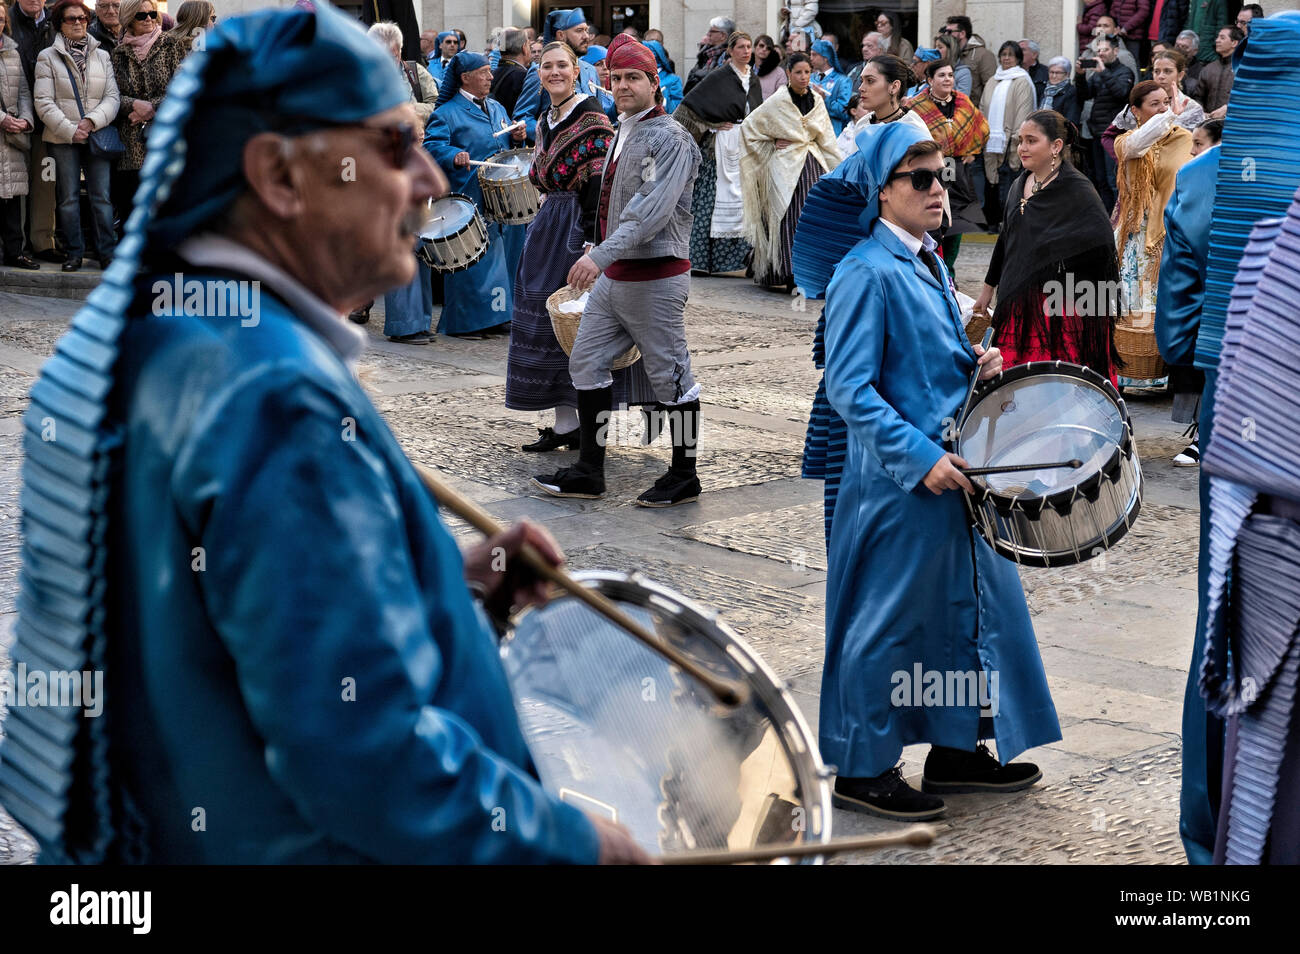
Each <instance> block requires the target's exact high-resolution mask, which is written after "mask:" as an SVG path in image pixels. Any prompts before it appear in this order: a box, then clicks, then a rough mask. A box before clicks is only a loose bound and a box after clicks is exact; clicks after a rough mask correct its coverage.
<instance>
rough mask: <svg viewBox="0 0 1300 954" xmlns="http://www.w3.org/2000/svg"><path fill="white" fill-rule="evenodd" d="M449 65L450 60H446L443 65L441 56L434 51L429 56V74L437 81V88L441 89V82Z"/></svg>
mask: <svg viewBox="0 0 1300 954" xmlns="http://www.w3.org/2000/svg"><path fill="white" fill-rule="evenodd" d="M450 65H451V60H448V61H447V63H446V64H445V65H444V64H443V62H442V57H441V56H439V55H438V54H437V53H436V52H435V53H434V55H433V56H431V57H429V75H430V76H432V77H433V78H434V80H435V81H436V82H437V83H438V88H439V89H442V84H443V82H444V80H443V77H444V76H446V74H447V67H448V66H450Z"/></svg>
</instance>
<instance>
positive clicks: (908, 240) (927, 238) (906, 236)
mask: <svg viewBox="0 0 1300 954" xmlns="http://www.w3.org/2000/svg"><path fill="white" fill-rule="evenodd" d="M880 223H881V224H882V225H884V226H885V227H886V228H887V229H889V231H891V232H893V233H894V234H895V235H897V236H898V240H899V241H900V242H902V243H903V245H904V246H906V247H907V250H908V251H909V252H911V253H912V254H913V255H918V254H920V252H921V249H925V250H926V251H927V252H933V251H934V250H935V249H936V248H938V247H939V243H938V242H936V241H935V240H934V238H933V236H931V235H930V233H929V232H926V233H925V234H924V235H923V236H922V237H921V238H917V237H916V236H915V235H913V234H912V233H911V232H909V231H907V229H905V228H903V227H902V226H901V225H895V224H894V223H893V222H891V221H889V220H888V219H887V218H885V217H884V216H883V215H882V216H881V217H880Z"/></svg>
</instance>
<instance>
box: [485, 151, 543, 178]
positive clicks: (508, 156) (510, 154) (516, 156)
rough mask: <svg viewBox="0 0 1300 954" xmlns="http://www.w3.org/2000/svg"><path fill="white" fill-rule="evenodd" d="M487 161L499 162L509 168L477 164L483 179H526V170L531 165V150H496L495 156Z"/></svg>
mask: <svg viewBox="0 0 1300 954" xmlns="http://www.w3.org/2000/svg"><path fill="white" fill-rule="evenodd" d="M488 162H495V163H499V164H500V165H503V166H509V167H510V168H509V169H498V168H497V167H496V166H479V170H478V171H479V175H480V176H482V177H483V178H484V179H492V180H498V179H502V180H504V179H519V178H524V179H527V178H528V170H529V169H531V168H532V167H533V152H532V150H531V149H507V150H506V151H505V152H498V153H497V154H496V155H495V156H492V157H491V158H489V159H488Z"/></svg>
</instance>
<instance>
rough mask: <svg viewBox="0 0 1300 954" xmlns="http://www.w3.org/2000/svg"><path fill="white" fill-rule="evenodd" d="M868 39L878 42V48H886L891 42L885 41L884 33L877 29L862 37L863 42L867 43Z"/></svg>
mask: <svg viewBox="0 0 1300 954" xmlns="http://www.w3.org/2000/svg"><path fill="white" fill-rule="evenodd" d="M868 40H870V41H871V42H872V43H874V44H876V49H878V50H884V49H886V48H887V47H888V46H889V44H888V43H886V42H885V37H884V34H881V33H877V32H876V31H875V30H872V31H871V32H870V33H868V34H867V35H866V36H864V37H863V38H862V42H863V43H866V42H867V41H868Z"/></svg>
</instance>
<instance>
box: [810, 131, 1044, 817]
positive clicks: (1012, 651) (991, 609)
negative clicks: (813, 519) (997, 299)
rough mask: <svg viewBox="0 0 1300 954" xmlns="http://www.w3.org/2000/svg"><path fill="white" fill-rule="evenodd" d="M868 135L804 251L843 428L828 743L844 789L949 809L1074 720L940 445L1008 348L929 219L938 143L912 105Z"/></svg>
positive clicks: (1006, 776) (823, 185)
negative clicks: (918, 766) (974, 387)
mask: <svg viewBox="0 0 1300 954" xmlns="http://www.w3.org/2000/svg"><path fill="white" fill-rule="evenodd" d="M857 143H858V152H857V153H856V154H855V155H854V156H852V157H850V158H849V159H848V160H846V161H845V162H844V163H843V164H842V165H841V166H840V167H839V168H838V169H836V170H835V171H834V172H832V173H829V174H828V175H826V176H823V177H822V179H821V181H820V182H819V183H818V185H817V186H815V187H814V190H813V191H814V193H820V194H819V196H818V199H817V200H816V201H814V200H813V199H812V197H811V196H810V205H811V206H812V207H813V208H814V209H818V208H820V209H823V210H824V211H825V212H827V213H829V214H819V215H817V216H816V217H815V218H813V219H810V218H809V214H808V210H807V209H805V214H804V216H803V217H802V219H801V221H800V223H799V235H798V237H797V240H796V256H795V260H794V265H795V278H796V279H797V280H798V282H799V285H800V287H802V288H804V289H805V290H806V292H807V293H808V294H818V293H820V292H821V290H823V289H825V294H826V308H825V318H826V330H825V344H826V394H827V397H828V398H829V400H830V403H831V406H832V407H833V408H834V409H835V411H836V412H838V414H839V415H840V416H841V417H842V418H843V419H844V421H845V422H846V424H847V428H848V446H847V449H846V457H845V461H844V465H843V475H842V483H841V486H840V491H839V499H838V502H837V504H836V507H835V513H834V517H833V520H832V522H831V532H830V542H829V548H828V555H827V559H828V567H829V569H828V576H827V580H826V660H825V666H824V669H823V676H822V694H821V726H820V745H821V752H822V756H823V757H824V758H825V759H826V761H827V762H828V763H834V764H835V765H837V766H838V768H839V776H838V778H837V779H836V782H835V789H834V795H833V799H834V804H836V805H837V806H838V807H840V808H844V809H847V810H851V811H859V812H863V813H866V814H871V815H876V816H879V817H883V818H890V819H898V820H909V821H911V820H919V819H926V818H933V817H936V816H937V815H938V814H940V813H941V812H942V811H943V809H944V803H943V799H942V797H941V796H944V795H952V794H959V793H965V792H1014V791H1019V790H1021V789H1024V788H1027V787H1029V786H1030V785H1032V784H1034V782H1036V781H1037V780H1038V779H1039V778H1040V777H1041V775H1042V773H1041V772H1040V771H1039V770H1038V768H1037V767H1036V766H1034V765H1032V764H1030V763H1018V762H1012V761H1011V760H1012V759H1014V758H1015V757H1016V756H1017V755H1019V754H1020V753H1021V752H1023V751H1025V750H1026V749H1029V748H1032V747H1034V746H1039V745H1047V744H1049V743H1051V742H1055V741H1057V740H1059V739H1060V738H1061V731H1060V726H1059V724H1058V722H1057V718H1056V710H1055V708H1054V707H1053V705H1052V699H1051V696H1050V694H1049V692H1048V688H1047V679H1046V676H1045V674H1044V672H1043V664H1042V660H1041V658H1040V657H1039V653H1038V646H1037V644H1036V643H1035V641H1034V631H1033V627H1032V625H1031V624H1030V620H1029V611H1028V608H1027V607H1026V605H1025V598H1024V592H1023V591H1022V589H1021V587H1020V578H1019V576H1018V575H1017V573H1016V568H1015V566H1014V564H1012V563H1010V562H1009V561H1007V560H1004V559H1003V558H1002V557H999V556H997V555H996V554H995V553H994V552H993V550H992V549H991V548H990V547H989V545H988V544H987V543H986V542H985V541H984V540H983V538H981V537H980V536H978V535H977V534H976V533H975V532H974V530H973V529H972V528H971V526H970V524H969V522H968V520H967V518H966V510H965V505H964V503H963V500H962V496H961V491H962V490H963V489H968V488H969V486H970V484H969V481H968V480H967V478H966V477H965V475H964V474H963V473H962V470H961V468H962V467H964V466H966V464H965V461H963V460H962V459H961V458H959V457H957V455H955V454H953V453H951V452H949V451H946V450H945V448H944V445H943V440H944V431H945V421H950V420H951V419H952V417H953V416H954V415H955V414H957V413H958V410H959V408H960V406H961V404H962V400H963V398H964V397H965V393H966V389H967V387H968V386H969V383H970V381H971V378H972V377H973V376H974V375H975V374H976V373H977V369H978V373H979V375H980V377H983V378H988V377H992V376H994V375H996V374H998V373H999V372H1000V371H1001V367H1002V359H1001V355H1000V354H999V353H998V351H997V349H996V348H991V349H989V350H988V351H987V352H984V351H983V350H982V349H979V348H978V347H977V348H975V349H972V348H971V346H970V344H969V343H968V342H967V340H966V334H965V331H964V330H963V328H962V324H961V313H960V310H959V308H958V306H957V301H956V298H955V296H954V294H953V291H952V286H951V280H950V278H949V276H948V273H947V271H946V270H945V268H944V265H943V261H942V258H941V257H940V256H938V255H936V254H935V251H934V249H935V243H934V241H933V240H932V239H931V238H930V236H929V234H928V233H929V232H930V231H931V230H933V229H934V228H936V227H937V226H938V225H939V222H940V220H941V218H942V216H943V189H944V179H943V175H942V173H943V168H944V164H943V154H942V153H941V152H940V150H939V148H938V146H936V145H935V143H934V142H933V141H932V140H930V139H929V137H928V136H926V135H925V133H923V132H918V131H917V130H915V129H914V128H912V127H910V126H907V125H905V124H903V123H891V124H887V125H879V126H873V127H871V128H869V129H867V130H865V131H863V132H862V133H860V134H859V135H858V139H857ZM828 196H829V197H830V200H831V201H830V203H829V205H828V203H827V202H826V201H823V200H825V199H826V198H827V197H828ZM855 238H856V239H857V241H856V244H853V245H852V247H851V248H849V247H848V246H849V243H851V242H853V241H854V239H855ZM809 247H816V248H817V250H818V254H816V255H811V256H809V255H805V254H803V252H804V251H806V250H807V249H808V248H809ZM844 253H847V254H844ZM841 254H842V255H843V258H842V260H841V259H840V255H841ZM836 261H838V262H839V264H838V265H836V264H834V263H835V262H836ZM831 268H833V269H834V271H833V276H831V275H830V274H829V271H830V269H831ZM828 278H829V279H830V281H829V286H828V284H827V279H828ZM990 736H991V737H992V738H994V739H995V740H996V743H997V757H994V756H993V754H992V753H991V752H990V751H989V749H988V747H987V746H985V745H984V744H983V742H982V741H981V740H982V739H986V738H989V737H990ZM919 742H929V743H931V748H930V751H929V754H928V757H927V758H926V761H925V768H924V773H923V779H922V789H923V790H922V791H917V790H915V789H913V788H912V787H911V786H909V785H908V784H907V782H906V781H905V780H904V778H903V775H902V773H901V771H900V769H899V768H898V766H897V763H898V759H899V756H900V755H901V754H902V751H903V747H904V746H906V745H910V744H913V743H919Z"/></svg>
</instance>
